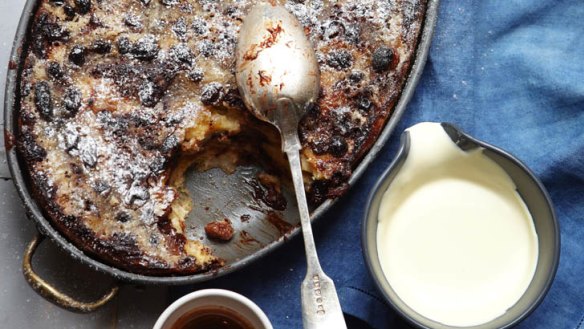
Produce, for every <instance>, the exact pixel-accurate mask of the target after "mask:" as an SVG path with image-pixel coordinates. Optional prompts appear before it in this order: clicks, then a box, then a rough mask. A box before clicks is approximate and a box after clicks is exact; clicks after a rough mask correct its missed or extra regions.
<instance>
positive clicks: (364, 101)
mask: <svg viewBox="0 0 584 329" xmlns="http://www.w3.org/2000/svg"><path fill="white" fill-rule="evenodd" d="M355 103H356V105H357V108H359V109H360V110H365V111H367V110H369V109H370V108H371V105H372V103H371V100H370V99H369V97H367V96H365V95H359V96H358V97H357V100H356V101H355Z"/></svg>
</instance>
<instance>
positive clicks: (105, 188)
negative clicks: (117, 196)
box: [93, 179, 112, 194]
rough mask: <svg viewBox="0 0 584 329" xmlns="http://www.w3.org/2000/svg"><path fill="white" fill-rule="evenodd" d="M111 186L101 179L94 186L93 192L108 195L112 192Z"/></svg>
mask: <svg viewBox="0 0 584 329" xmlns="http://www.w3.org/2000/svg"><path fill="white" fill-rule="evenodd" d="M111 188H112V187H111V186H110V185H109V184H108V183H106V182H104V181H103V180H101V179H97V180H96V181H95V183H94V184H93V190H94V191H95V192H97V193H98V194H107V193H108V192H109V191H110V190H111Z"/></svg>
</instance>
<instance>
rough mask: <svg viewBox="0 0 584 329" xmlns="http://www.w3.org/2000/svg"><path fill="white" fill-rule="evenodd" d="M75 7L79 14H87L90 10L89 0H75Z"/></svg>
mask: <svg viewBox="0 0 584 329" xmlns="http://www.w3.org/2000/svg"><path fill="white" fill-rule="evenodd" d="M75 9H77V12H78V13H80V14H81V15H84V14H87V13H88V12H89V11H90V10H91V0H75Z"/></svg>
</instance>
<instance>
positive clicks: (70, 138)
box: [63, 127, 79, 151]
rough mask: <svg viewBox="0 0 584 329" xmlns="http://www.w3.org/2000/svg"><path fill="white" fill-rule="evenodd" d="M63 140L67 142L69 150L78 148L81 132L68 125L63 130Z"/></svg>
mask: <svg viewBox="0 0 584 329" xmlns="http://www.w3.org/2000/svg"><path fill="white" fill-rule="evenodd" d="M63 142H64V143H65V148H66V149H67V151H71V150H73V149H76V148H77V145H78V144H79V132H78V131H77V129H75V128H73V127H67V128H66V129H65V130H64V131H63Z"/></svg>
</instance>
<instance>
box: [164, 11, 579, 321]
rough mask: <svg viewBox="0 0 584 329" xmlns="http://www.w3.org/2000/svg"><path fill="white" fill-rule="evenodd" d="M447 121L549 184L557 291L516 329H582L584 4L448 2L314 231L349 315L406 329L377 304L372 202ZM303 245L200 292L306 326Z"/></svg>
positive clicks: (177, 292)
mask: <svg viewBox="0 0 584 329" xmlns="http://www.w3.org/2000/svg"><path fill="white" fill-rule="evenodd" d="M421 121H448V122H452V123H454V124H456V125H457V126H458V127H460V128H461V129H462V130H464V131H466V132H467V133H470V134H471V135H473V136H475V137H477V138H479V139H482V140H484V141H486V142H489V143H491V144H494V145H497V146H499V147H501V148H503V149H505V150H507V151H509V152H511V153H512V154H514V155H515V156H517V157H518V158H519V159H521V160H522V161H523V162H524V163H525V164H527V165H528V166H529V167H530V168H531V169H532V170H533V171H534V173H535V174H536V175H537V176H538V177H539V178H540V179H541V180H542V182H543V183H544V185H545V187H546V188H547V189H548V191H549V193H550V195H551V198H552V200H553V202H554V204H555V207H556V212H557V216H558V219H559V221H560V226H561V239H562V249H561V260H560V266H559V269H558V272H557V275H556V279H555V281H554V284H553V286H552V288H551V290H550V292H549V293H548V295H547V297H546V298H545V300H544V301H543V303H542V304H541V305H540V307H539V308H537V310H536V311H535V312H534V313H532V315H531V316H529V317H528V318H527V319H526V320H525V321H523V322H522V323H521V324H520V325H519V326H518V327H519V328H546V329H548V328H553V329H561V328H566V329H582V328H584V324H583V319H584V3H582V2H581V1H580V0H566V1H557V0H539V1H536V0H532V1H525V0H515V1H455V0H442V2H441V4H440V13H439V19H438V24H437V27H436V32H435V36H434V40H433V44H432V48H431V51H430V55H429V57H428V63H427V65H426V68H425V70H424V74H423V77H422V79H421V81H420V83H419V85H418V87H417V91H416V94H415V96H414V98H413V99H412V101H411V102H410V104H409V106H408V109H407V112H406V114H405V116H404V117H403V120H402V121H401V123H400V125H399V126H398V128H397V130H396V132H395V133H394V136H393V137H392V139H391V141H390V142H389V143H388V145H386V147H385V148H384V149H383V151H382V152H381V153H380V155H379V157H378V158H377V159H376V161H374V162H373V163H372V164H371V166H370V167H369V169H368V170H367V172H366V173H365V175H363V177H362V178H361V179H360V180H359V182H358V183H357V184H356V185H355V186H354V187H353V188H352V189H351V191H350V192H349V193H348V194H347V195H346V196H344V197H343V198H342V200H341V201H340V202H338V203H337V204H336V206H335V207H333V209H332V210H331V211H330V212H329V213H328V214H327V215H326V216H324V217H323V218H321V219H320V220H319V221H318V222H317V223H316V224H315V225H314V231H315V239H316V243H317V246H318V252H319V256H320V259H321V263H322V266H323V268H324V270H325V272H326V273H327V274H329V275H330V276H331V277H332V278H333V279H334V280H335V282H336V285H337V288H338V290H339V297H340V299H341V304H342V307H343V310H344V311H345V312H346V313H348V314H351V315H353V316H356V317H358V318H360V319H363V320H364V321H365V322H367V323H368V324H369V325H370V326H371V327H373V328H379V329H382V328H400V327H404V324H403V323H402V320H400V319H399V318H398V317H397V315H395V313H394V312H393V311H392V309H391V308H390V307H388V306H387V305H386V304H385V303H384V302H383V300H382V299H381V298H380V297H379V293H378V292H377V290H376V288H375V286H374V285H373V282H372V280H371V277H370V276H369V273H368V272H367V269H366V266H365V264H364V260H363V257H362V248H361V238H360V234H361V220H362V217H363V212H364V205H365V202H366V199H367V196H368V194H369V192H370V190H371V188H372V186H373V184H374V183H375V181H376V180H377V179H378V178H379V176H380V175H381V173H382V172H383V171H384V169H385V168H386V167H387V166H388V165H389V163H390V162H391V160H392V159H393V157H394V156H395V153H396V150H397V146H398V142H399V134H401V132H402V131H403V130H404V129H405V128H407V127H409V126H411V125H413V124H415V123H417V122H421ZM304 275H305V258H304V249H303V246H302V240H301V238H296V239H293V241H291V242H290V243H289V244H287V245H285V246H284V247H282V248H280V249H279V250H278V251H276V252H275V253H272V254H270V255H268V256H267V257H265V258H263V259H261V260H259V261H258V262H256V263H254V264H253V265H251V266H249V267H247V268H245V269H243V270H241V271H238V272H237V273H233V274H231V275H228V276H226V277H223V278H219V279H217V280H214V281H212V282H209V283H205V284H202V285H197V286H194V287H193V286H191V287H183V288H175V290H174V293H175V295H176V297H178V296H180V295H181V294H184V293H187V292H189V291H192V290H193V289H201V288H210V287H214V288H224V289H230V290H234V291H237V292H239V293H241V294H243V295H245V296H247V297H249V298H251V299H252V300H253V301H255V302H256V303H257V304H258V305H259V306H260V307H261V308H262V309H263V310H264V311H265V312H266V314H267V315H268V317H269V318H270V320H271V321H272V323H273V324H274V327H275V328H277V329H279V328H301V327H302V320H301V311H300V283H301V281H302V279H303V278H304Z"/></svg>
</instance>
